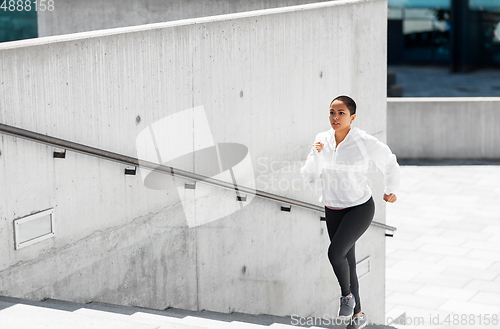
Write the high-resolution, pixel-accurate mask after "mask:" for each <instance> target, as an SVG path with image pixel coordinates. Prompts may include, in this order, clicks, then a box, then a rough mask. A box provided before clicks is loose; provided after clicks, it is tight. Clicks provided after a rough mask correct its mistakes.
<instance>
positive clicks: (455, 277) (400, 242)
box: [386, 165, 500, 329]
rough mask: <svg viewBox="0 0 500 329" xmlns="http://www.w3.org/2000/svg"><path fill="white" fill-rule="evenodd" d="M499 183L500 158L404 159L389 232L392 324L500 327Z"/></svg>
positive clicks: (407, 328)
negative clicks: (448, 162) (494, 161)
mask: <svg viewBox="0 0 500 329" xmlns="http://www.w3.org/2000/svg"><path fill="white" fill-rule="evenodd" d="M499 186H500V166H499V165H488V166H484V165H455V166H416V165H404V166H401V188H400V191H399V193H398V201H397V202H396V203H394V204H391V205H388V206H387V223H388V224H389V225H392V226H396V227H397V231H396V232H395V235H394V237H393V238H388V239H387V264H386V271H387V273H386V319H387V322H388V323H387V324H390V322H392V321H393V320H395V319H398V318H399V319H398V320H397V322H399V323H392V324H391V325H392V326H394V327H396V328H401V329H428V328H433V329H441V328H442V329H444V328H447V329H448V328H450V329H451V328H482V329H490V328H491V329H493V328H495V329H497V328H500V189H499ZM488 322H489V323H488ZM486 323H488V324H486Z"/></svg>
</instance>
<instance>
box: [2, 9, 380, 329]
mask: <svg viewBox="0 0 500 329" xmlns="http://www.w3.org/2000/svg"><path fill="white" fill-rule="evenodd" d="M385 14H386V2H385V1H383V0H372V1H365V0H364V1H348V2H344V1H343V2H340V1H337V2H331V3H321V4H311V5H304V6H299V7H289V8H286V9H272V10H266V11H259V12H252V13H241V14H233V15H226V16H220V17H212V18H204V19H193V20H186V21H177V22H171V23H162V24H155V25H147V26H140V27H129V28H121V29H114V30H105V31H95V32H86V33H80V34H73V35H68V36H54V37H47V38H38V39H33V40H23V41H17V42H12V43H5V44H2V45H0V94H1V95H2V97H1V98H0V122H2V123H5V124H9V125H13V126H17V127H21V128H24V129H29V130H33V131H37V132H40V133H44V134H48V135H52V136H56V137H59V138H64V139H68V140H71V141H74V142H78V143H83V144H88V145H90V146H94V147H98V148H102V149H105V150H109V151H113V152H117V153H123V154H125V155H129V156H136V155H137V150H136V138H137V136H138V134H139V132H140V131H142V130H143V129H145V128H147V127H148V126H149V125H151V124H152V123H154V122H157V121H158V120H161V119H163V118H165V117H166V116H169V115H172V114H174V113H179V112H181V111H183V110H186V109H189V108H191V107H193V106H197V105H198V106H199V105H203V106H204V109H205V111H206V115H207V119H208V123H209V125H210V128H211V132H212V135H213V138H214V140H215V141H216V142H219V143H223V142H231V143H239V144H242V145H245V146H247V147H248V150H249V154H250V155H251V160H252V163H253V165H254V169H255V176H256V177H255V178H256V182H257V187H258V188H262V189H266V190H267V191H269V192H274V193H278V194H281V195H285V196H291V197H294V198H298V199H302V200H306V201H310V202H314V203H317V202H318V201H317V197H318V195H317V193H316V195H315V194H314V193H312V192H311V191H310V190H307V189H306V188H305V187H302V186H300V185H299V187H298V188H290V186H287V185H286V183H287V182H288V183H289V182H290V181H291V180H293V179H295V180H298V181H301V178H300V175H299V168H300V165H301V164H302V163H303V161H304V160H305V158H306V155H307V154H308V152H309V150H310V147H311V144H312V142H313V139H314V137H315V135H316V134H317V133H318V132H320V131H325V130H328V129H329V122H328V105H329V103H330V101H331V99H332V98H333V97H334V96H336V95H338V94H343V93H346V94H350V95H352V96H353V97H354V98H355V99H356V100H357V102H358V107H359V110H358V117H357V120H356V122H357V125H358V126H359V127H360V128H362V129H365V130H366V131H368V132H369V133H372V134H373V135H375V136H376V137H378V138H380V139H381V140H385V130H386V127H385V122H386V117H385V110H386V98H385V85H386V83H385V79H386V66H385V65H386V17H385ZM195 133H196V131H193V134H195ZM0 138H1V144H0V152H1V154H0V166H1V170H0V186H2V190H1V193H2V194H1V197H0V220H1V221H0V223H1V224H0V249H1V250H2V253H1V254H0V294H4V295H12V296H19V297H28V298H34V299H41V298H60V299H67V300H75V301H91V300H97V301H103V302H110V303H118V304H126V305H140V306H146V307H154V308H165V307H167V306H174V307H179V308H188V309H208V310H215V311H239V312H249V313H272V314H280V315H284V314H294V313H297V314H300V315H310V314H312V315H319V316H323V315H324V314H333V313H334V312H336V308H337V306H338V297H339V290H338V285H337V282H336V278H335V276H334V274H333V271H332V269H331V267H330V264H329V262H328V259H327V256H326V251H327V247H328V237H327V234H326V227H325V225H324V223H320V221H319V216H318V214H314V213H312V212H310V211H307V210H302V209H298V208H292V212H291V213H286V212H281V211H280V205H279V204H277V203H275V202H271V201H266V200H262V199H259V198H255V199H253V201H252V202H251V203H250V204H249V205H248V206H246V207H244V208H242V209H241V210H240V211H238V212H235V213H234V214H232V215H229V216H226V217H224V218H222V219H220V220H218V221H214V222H212V223H209V224H206V225H203V226H198V227H194V228H188V226H187V225H186V221H185V215H184V212H183V209H182V207H181V203H180V201H181V200H180V197H179V195H178V193H177V189H176V183H175V182H174V180H173V179H171V178H169V180H170V184H166V186H165V187H164V189H163V190H152V189H148V188H146V187H145V186H144V184H143V182H142V179H141V177H140V176H125V175H124V174H123V170H124V166H121V165H119V164H115V163H111V162H107V161H105V160H99V159H96V158H93V157H88V156H85V155H81V154H76V153H71V152H68V154H67V155H66V159H53V158H52V152H53V151H54V150H55V149H54V148H52V147H47V146H45V145H41V144H36V143H33V142H30V141H25V140H22V139H19V138H15V137H11V136H6V135H0ZM179 142H182V141H179ZM183 165H184V169H186V170H192V171H197V170H199V168H200V167H203V163H196V161H195V160H194V161H187V162H186V163H184V164H183ZM372 179H373V182H374V183H373V186H374V193H375V194H374V196H375V198H376V200H377V212H376V217H375V220H377V221H381V222H384V220H385V211H384V207H385V206H384V204H383V201H381V193H382V189H381V183H380V176H378V175H376V174H375V173H374V174H373V177H372ZM273 180H274V181H278V184H274V185H272V184H269V183H270V182H272V181H273ZM279 182H284V183H285V184H283V185H280V184H279ZM201 201H203V200H201ZM216 204H217V203H216ZM48 208H54V209H55V216H56V229H57V231H56V236H55V237H54V238H51V239H49V240H45V241H43V242H39V243H37V244H34V245H32V246H30V247H26V248H23V249H20V250H14V248H13V246H14V241H13V224H12V223H13V220H14V219H16V218H19V217H23V216H26V215H28V214H30V213H32V212H37V211H40V210H43V209H48ZM209 210H210V209H207V211H209ZM196 216H198V217H199V218H203V216H204V214H203V213H197V214H196ZM384 233H385V232H384V230H382V229H380V228H376V227H371V228H370V229H369V230H368V232H367V233H366V234H365V235H364V236H363V237H362V239H361V241H360V242H359V244H358V246H357V256H358V259H363V258H365V257H367V256H369V257H370V259H371V272H370V274H369V275H367V276H365V277H364V278H363V279H361V292H362V294H363V301H364V310H365V311H366V312H367V313H369V314H370V316H371V319H373V320H374V321H378V322H382V321H383V316H384V282H385V274H384V273H385V236H384Z"/></svg>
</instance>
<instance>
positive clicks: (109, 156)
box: [0, 123, 396, 231]
mask: <svg viewBox="0 0 500 329" xmlns="http://www.w3.org/2000/svg"><path fill="white" fill-rule="evenodd" d="M0 133H4V134H8V135H12V136H16V137H21V138H24V139H28V140H31V141H35V142H38V143H43V144H46V145H50V146H55V147H60V148H63V149H65V150H72V151H75V152H78V153H83V154H86V155H92V156H95V157H98V158H102V159H106V160H109V161H114V162H119V163H122V164H126V165H131V166H135V167H144V168H149V169H153V170H155V171H158V172H161V173H164V174H170V175H173V176H179V177H183V178H187V179H191V180H193V181H202V182H203V183H207V184H210V185H215V186H218V187H222V188H225V189H229V190H235V191H238V192H244V193H247V194H251V195H255V196H258V197H261V198H265V199H270V200H274V201H277V202H281V203H283V204H288V205H294V206H297V207H301V208H305V209H309V210H312V211H316V212H319V213H320V214H324V213H325V209H324V208H323V207H321V206H318V205H315V204H312V203H308V202H304V201H300V200H295V199H290V198H287V197H283V196H279V195H276V194H272V193H268V192H264V191H261V190H256V189H252V188H248V187H245V186H240V185H238V186H236V185H234V184H231V183H228V182H224V181H221V180H218V179H215V178H212V177H207V176H204V175H200V174H195V173H193V172H189V171H185V170H182V169H177V168H173V167H169V166H165V165H158V164H157V163H154V162H150V161H144V160H139V159H137V158H133V157H129V156H126V155H123V154H118V153H114V152H109V151H106V150H102V149H98V148H95V147H91V146H88V145H83V144H79V143H74V142H71V141H68V140H64V139H61V138H57V137H52V136H48V135H43V134H40V133H36V132H33V131H30V130H26V129H22V128H18V127H13V126H9V125H6V124H3V123H0ZM371 224H372V225H373V226H377V227H381V228H383V229H386V230H388V231H395V230H396V228H395V227H393V226H389V225H386V224H384V223H380V222H376V221H372V223H371Z"/></svg>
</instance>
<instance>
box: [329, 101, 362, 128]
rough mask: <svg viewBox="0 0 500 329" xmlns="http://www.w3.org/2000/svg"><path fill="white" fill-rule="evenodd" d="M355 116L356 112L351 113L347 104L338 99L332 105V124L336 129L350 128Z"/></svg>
mask: <svg viewBox="0 0 500 329" xmlns="http://www.w3.org/2000/svg"><path fill="white" fill-rule="evenodd" d="M355 117H356V114H353V115H350V112H349V109H348V108H347V106H345V104H344V103H343V102H342V101H340V100H338V99H337V100H334V101H333V102H332V104H331V105H330V124H331V125H332V128H333V130H335V131H342V130H344V129H349V128H350V127H351V122H352V120H354V118H355Z"/></svg>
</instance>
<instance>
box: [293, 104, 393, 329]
mask: <svg viewBox="0 0 500 329" xmlns="http://www.w3.org/2000/svg"><path fill="white" fill-rule="evenodd" d="M329 111H330V125H331V126H332V129H330V130H328V131H326V132H323V133H319V134H318V135H317V136H316V139H315V140H314V144H313V147H312V149H311V152H310V153H309V155H308V156H307V160H306V163H305V165H304V167H302V168H301V170H300V172H301V173H302V175H303V176H304V178H305V179H306V180H307V181H309V182H311V181H314V180H317V179H320V178H321V181H322V183H323V185H322V190H323V193H322V196H321V198H320V200H319V201H320V202H322V203H323V204H324V205H325V215H326V216H325V217H326V225H327V229H328V235H329V237H330V242H331V244H330V247H329V248H328V258H329V260H330V263H331V264H332V267H333V271H334V272H335V275H336V276H337V279H338V281H339V285H340V289H341V293H342V296H341V298H340V309H339V314H338V315H339V316H340V317H351V320H350V324H349V326H348V328H355V329H359V328H362V327H364V326H366V324H367V319H366V315H365V314H364V313H363V312H362V311H361V301H360V298H359V284H358V277H357V274H356V258H355V243H356V241H357V240H358V239H359V238H360V237H361V235H363V233H364V232H365V231H366V230H367V229H368V227H369V226H370V223H371V221H372V219H373V215H374V213H375V203H374V201H373V198H372V191H371V190H370V187H369V185H370V184H369V181H368V178H367V172H368V169H369V164H370V161H373V162H375V164H376V165H377V167H378V168H379V169H380V170H381V171H382V172H383V173H384V187H385V191H384V200H385V201H386V202H390V203H392V202H395V201H396V195H395V191H396V189H397V188H398V186H399V165H398V163H397V162H396V156H395V155H394V154H392V152H391V150H390V149H389V147H388V146H387V145H385V144H384V143H382V142H380V141H378V140H377V139H376V138H375V137H373V136H371V135H368V134H367V133H366V132H364V131H363V130H361V129H358V128H351V124H352V122H353V121H354V119H355V118H356V103H355V102H354V100H353V99H352V98H350V97H348V96H338V97H336V98H335V99H334V100H333V101H332V102H331V103H330V110H329Z"/></svg>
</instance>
